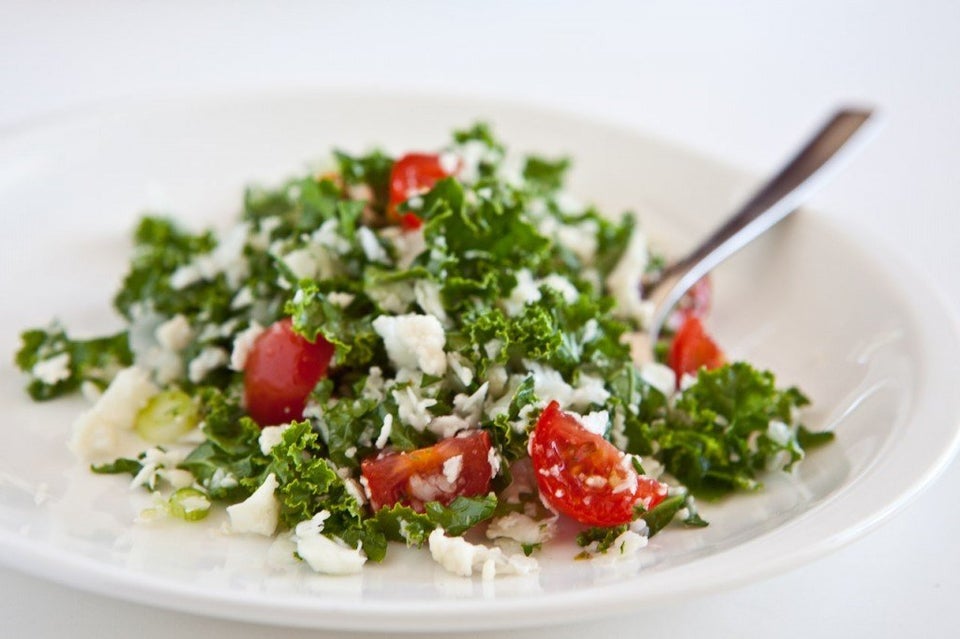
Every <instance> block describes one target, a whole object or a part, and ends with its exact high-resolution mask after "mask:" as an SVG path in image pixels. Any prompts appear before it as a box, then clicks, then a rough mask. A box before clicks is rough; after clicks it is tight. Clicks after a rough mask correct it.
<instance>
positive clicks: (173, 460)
mask: <svg viewBox="0 0 960 639" xmlns="http://www.w3.org/2000/svg"><path fill="white" fill-rule="evenodd" d="M183 460H184V455H183V453H179V452H176V451H170V450H164V449H162V448H148V449H147V450H145V451H143V458H142V459H141V460H140V472H138V473H137V474H136V475H135V476H134V477H133V480H132V481H131V482H130V488H140V487H141V486H146V487H147V488H149V489H150V490H153V489H154V488H156V486H157V480H158V479H160V478H163V479H167V473H166V472H165V471H166V470H167V469H169V470H177V466H178V465H179V464H180V462H182V461H183ZM188 474H189V473H188ZM172 478H173V479H174V480H175V481H177V480H178V479H180V478H178V477H177V475H176V474H173V475H172ZM191 480H192V476H191ZM191 483H192V481H191ZM188 485H189V484H188Z"/></svg>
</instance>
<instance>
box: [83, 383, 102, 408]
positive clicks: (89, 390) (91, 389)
mask: <svg viewBox="0 0 960 639" xmlns="http://www.w3.org/2000/svg"><path fill="white" fill-rule="evenodd" d="M80 394H81V395H83V398H84V399H85V400H87V401H88V402H89V403H91V404H96V403H97V400H98V399H100V396H101V395H103V391H101V390H100V387H99V386H97V385H96V384H94V383H93V382H91V381H90V380H89V379H87V380H84V381H83V383H82V384H80Z"/></svg>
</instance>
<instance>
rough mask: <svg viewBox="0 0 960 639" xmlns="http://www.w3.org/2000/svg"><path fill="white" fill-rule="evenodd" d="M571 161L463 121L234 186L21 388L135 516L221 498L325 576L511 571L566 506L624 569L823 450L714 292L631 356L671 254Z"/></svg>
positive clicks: (141, 253)
mask: <svg viewBox="0 0 960 639" xmlns="http://www.w3.org/2000/svg"><path fill="white" fill-rule="evenodd" d="M568 166H569V162H568V160H566V159H556V160H555V159H548V158H544V157H539V156H534V155H528V156H515V155H510V154H507V153H506V150H505V148H504V146H503V145H502V144H501V142H500V141H498V140H497V139H496V138H495V137H494V136H493V134H492V132H491V130H490V128H489V127H488V126H486V125H483V124H478V125H474V126H473V127H472V128H469V129H466V130H462V131H456V132H454V134H453V136H452V140H451V142H450V143H449V145H448V146H447V147H446V148H444V149H442V150H441V151H439V152H436V153H408V154H406V155H402V156H399V157H391V156H389V155H387V154H385V153H383V152H380V151H373V152H370V153H367V154H362V155H353V154H348V153H345V152H341V151H335V152H334V153H333V156H332V159H331V161H330V163H329V166H328V169H327V170H326V171H324V172H320V173H310V174H307V175H304V176H302V177H297V178H294V179H291V180H289V181H288V182H286V183H284V184H282V185H280V186H279V187H278V188H269V189H264V188H249V189H248V190H247V191H246V193H245V195H244V201H243V212H242V215H241V216H240V219H239V220H238V221H237V223H236V225H235V226H233V227H232V228H229V229H227V230H221V231H213V230H207V231H203V232H200V233H194V232H190V231H188V230H185V229H184V227H182V226H180V225H178V224H177V223H176V222H174V221H173V220H171V219H169V218H166V217H162V216H154V215H150V216H147V217H144V218H143V219H142V220H141V221H140V222H139V224H138V225H137V227H136V229H135V231H134V236H133V239H134V249H133V256H132V260H131V263H130V267H129V270H128V272H127V274H126V276H125V278H124V280H123V283H122V286H121V288H120V290H119V291H118V292H117V294H116V296H115V298H114V306H115V308H116V310H117V312H118V313H119V314H120V315H121V316H122V317H123V318H124V320H125V326H126V328H125V329H124V330H123V331H122V332H119V333H117V334H113V335H105V336H100V337H95V338H93V339H78V338H76V337H75V336H73V335H70V334H68V332H67V330H66V329H65V328H64V327H62V326H61V325H59V324H58V323H53V324H51V325H50V326H48V327H46V328H37V329H33V330H27V331H25V332H24V333H23V334H22V345H21V348H20V350H19V352H18V353H17V354H16V363H17V365H18V366H19V367H20V369H21V370H23V371H24V372H25V373H26V374H27V375H28V376H29V382H28V386H27V391H28V392H29V394H30V396H31V397H32V398H33V399H35V400H38V401H45V400H51V399H54V398H56V397H59V396H62V395H65V394H69V393H74V392H82V393H83V394H84V395H85V396H86V397H87V398H88V399H89V400H90V404H91V405H90V407H89V409H88V410H87V411H86V412H85V413H83V414H82V415H80V416H79V417H78V419H77V420H76V422H75V424H74V425H73V429H72V434H71V439H70V444H69V445H70V447H71V449H72V451H73V452H74V453H75V454H76V455H77V456H78V457H79V458H80V459H81V460H83V462H84V463H89V464H90V466H91V468H92V470H93V472H96V473H104V474H120V475H124V474H127V475H129V476H131V477H132V480H131V487H132V488H134V489H136V490H144V489H145V490H148V491H151V492H152V493H154V504H155V505H154V506H153V507H152V508H149V509H147V510H145V511H144V512H143V513H141V515H140V517H139V519H140V520H144V521H149V520H151V519H157V518H170V517H172V518H180V519H184V520H186V521H190V522H193V521H199V520H203V519H204V518H205V517H206V516H207V515H208V513H209V512H210V510H211V509H212V508H222V507H225V508H226V512H227V515H228V517H229V526H228V530H227V532H228V533H229V534H251V535H265V536H274V535H279V536H283V537H285V538H287V539H288V540H289V541H290V542H291V543H292V547H295V554H296V556H297V557H298V558H299V559H300V560H302V561H303V562H305V563H306V564H308V565H309V566H310V567H311V568H313V569H314V570H316V571H318V572H321V573H326V574H346V573H353V572H357V571H359V570H361V569H362V567H363V566H364V564H365V563H367V562H374V563H375V562H379V561H381V560H382V559H383V558H384V556H385V555H386V554H387V553H388V551H389V545H390V542H395V543H402V544H406V545H408V546H416V547H425V548H426V549H428V550H429V553H430V554H431V555H432V557H433V558H434V559H435V560H436V561H437V562H438V563H440V564H441V565H442V566H443V567H444V568H446V569H447V570H449V571H451V572H453V573H456V574H459V575H463V576H470V575H472V574H481V575H482V576H483V578H490V577H493V576H495V575H498V574H526V573H530V572H533V571H535V570H537V561H536V556H537V552H538V550H539V549H540V548H541V547H542V545H543V544H545V543H549V541H550V539H551V538H552V537H553V536H554V535H555V534H556V530H557V525H558V520H559V519H560V518H561V517H563V518H567V519H570V520H573V521H574V522H576V523H577V524H578V525H579V526H580V528H581V532H580V534H579V536H578V537H577V543H578V544H579V545H580V546H582V547H583V550H582V551H581V552H580V554H579V555H577V557H579V558H591V557H594V556H597V555H600V554H604V553H605V554H607V555H608V556H609V555H615V556H621V557H628V556H632V555H634V554H635V553H636V552H638V551H639V550H640V549H642V548H643V547H644V546H645V545H646V543H647V539H648V538H649V537H651V536H652V535H654V534H657V533H658V532H659V531H661V530H662V529H664V528H665V527H666V526H668V525H670V526H671V528H682V527H683V526H694V527H699V526H705V525H707V522H706V521H704V520H703V519H702V518H701V517H700V516H699V515H698V514H697V509H696V503H695V498H700V499H714V498H717V497H719V496H722V495H725V494H728V493H731V492H734V491H740V490H746V491H750V490H756V489H758V488H760V486H761V479H762V476H763V474H764V473H766V472H778V471H782V470H789V469H791V467H792V466H793V465H794V464H795V463H796V462H798V461H799V460H801V459H802V458H803V456H804V448H806V447H810V446H813V445H817V444H820V443H823V442H825V441H829V439H830V438H831V437H832V436H831V435H830V434H829V433H812V432H810V431H808V430H807V429H805V428H804V427H803V426H802V425H801V423H800V422H799V409H800V408H801V407H802V406H804V405H805V404H807V403H808V400H807V398H806V397H805V396H804V395H803V394H802V393H801V392H800V391H799V390H797V389H796V388H781V387H778V386H777V385H776V383H775V379H774V376H773V374H771V373H770V372H767V371H763V370H758V369H756V368H754V367H752V366H751V365H750V364H748V363H744V362H730V361H728V360H727V358H726V357H725V355H724V353H723V351H722V350H721V349H720V347H719V346H718V345H717V344H716V342H714V340H713V339H712V338H711V337H710V336H709V335H708V334H707V333H706V331H705V330H704V327H703V321H704V319H705V316H706V314H707V310H708V308H709V302H710V285H709V282H708V281H703V282H701V283H700V284H699V285H698V286H697V287H695V288H694V290H693V292H692V293H691V294H690V295H689V296H688V298H687V299H685V300H684V302H683V303H682V304H681V305H680V306H679V307H678V309H677V310H676V312H675V313H674V316H673V317H672V320H671V323H670V326H671V328H670V330H669V331H668V335H667V337H666V338H665V339H664V340H662V342H661V344H659V345H656V347H655V348H652V349H651V348H648V349H647V350H651V351H653V352H651V353H648V354H647V357H639V358H638V357H636V355H637V353H636V352H634V353H631V342H632V341H635V340H634V338H635V337H636V336H638V335H642V334H643V330H644V326H645V324H646V323H647V322H648V321H649V316H650V314H651V311H652V309H651V308H650V303H649V302H647V301H646V300H644V299H643V297H642V292H641V290H640V281H641V278H642V277H643V276H644V275H645V274H649V273H652V272H656V271H657V270H658V269H660V268H662V267H663V264H664V260H663V258H662V257H661V256H659V255H656V254H652V253H651V252H650V250H649V248H648V245H647V240H646V237H645V235H644V234H643V232H642V231H641V229H640V227H639V226H638V223H637V220H636V219H635V218H634V217H633V216H632V215H630V214H627V215H624V216H622V217H619V218H611V217H609V216H605V215H603V214H601V213H600V212H599V211H598V210H596V209H595V208H593V207H590V206H584V205H582V204H580V203H578V202H576V201H575V200H574V199H573V198H572V197H571V196H570V195H569V194H567V193H566V192H565V191H564V188H563V185H564V178H565V173H566V171H567V169H568ZM634 350H636V349H634ZM131 446H132V447H133V448H131ZM130 450H135V451H136V452H133V453H129V452H128V451H130ZM185 525H186V524H185ZM675 534H682V532H679V531H678V532H677V533H675ZM464 535H467V537H468V538H465V537H464ZM571 558H573V557H571Z"/></svg>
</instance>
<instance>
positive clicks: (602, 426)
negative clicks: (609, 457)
mask: <svg viewBox="0 0 960 639" xmlns="http://www.w3.org/2000/svg"><path fill="white" fill-rule="evenodd" d="M580 425H581V426H583V427H584V428H586V429H587V430H588V431H590V432H591V433H595V434H597V435H600V436H601V437H603V434H604V433H606V432H607V427H608V426H609V425H610V413H608V412H607V411H605V410H600V411H594V412H592V413H588V414H586V415H581V416H580Z"/></svg>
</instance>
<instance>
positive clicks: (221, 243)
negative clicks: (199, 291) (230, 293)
mask: <svg viewBox="0 0 960 639" xmlns="http://www.w3.org/2000/svg"><path fill="white" fill-rule="evenodd" d="M248 231H249V226H248V225H247V224H237V225H236V226H234V227H232V228H230V229H228V230H227V231H226V233H225V234H222V235H221V236H220V237H219V238H218V241H217V246H216V248H214V250H213V251H212V252H210V253H207V254H204V255H200V256H197V257H196V258H194V260H193V261H192V262H190V263H189V264H186V265H184V266H181V267H180V268H178V269H177V270H176V271H174V273H173V275H172V276H171V277H170V286H172V287H173V288H174V289H183V288H186V287H188V286H190V285H191V284H194V283H196V282H199V281H200V280H212V279H213V278H215V277H216V276H217V275H219V274H221V273H223V274H224V276H225V277H226V279H227V284H228V285H229V286H231V287H234V288H235V287H237V286H239V285H240V282H241V281H242V280H243V278H244V277H245V276H246V274H247V262H246V260H244V259H243V247H244V246H245V245H246V243H247V234H248Z"/></svg>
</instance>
